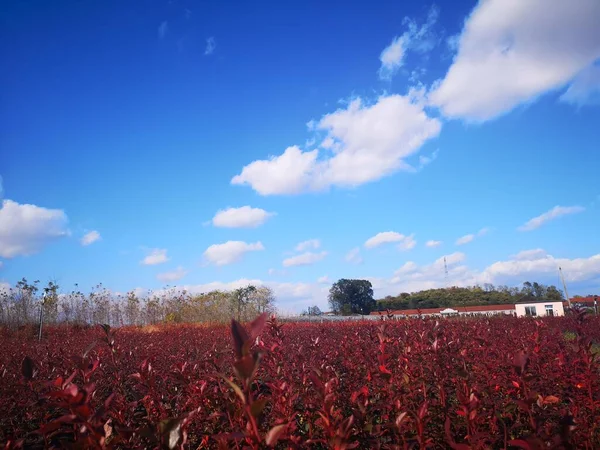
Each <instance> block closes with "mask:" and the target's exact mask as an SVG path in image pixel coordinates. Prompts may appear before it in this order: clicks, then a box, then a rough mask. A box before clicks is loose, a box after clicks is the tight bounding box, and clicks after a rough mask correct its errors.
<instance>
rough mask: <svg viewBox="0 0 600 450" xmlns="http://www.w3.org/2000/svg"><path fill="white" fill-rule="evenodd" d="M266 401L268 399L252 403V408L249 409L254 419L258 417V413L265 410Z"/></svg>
mask: <svg viewBox="0 0 600 450" xmlns="http://www.w3.org/2000/svg"><path fill="white" fill-rule="evenodd" d="M268 401H269V399H268V398H261V399H260V400H255V401H254V402H253V403H252V406H251V407H250V413H251V414H252V415H253V416H254V417H258V416H260V413H262V411H263V409H265V406H266V405H267V402H268Z"/></svg>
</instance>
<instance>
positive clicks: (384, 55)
mask: <svg viewBox="0 0 600 450" xmlns="http://www.w3.org/2000/svg"><path fill="white" fill-rule="evenodd" d="M406 44H407V42H406V38H405V37H404V36H396V37H395V38H394V39H392V43H391V44H390V45H388V46H387V47H386V48H384V49H383V51H382V52H381V55H379V60H380V61H381V68H380V69H379V78H381V79H385V80H387V79H390V78H392V76H393V75H394V74H395V73H396V72H397V71H398V69H399V68H400V67H401V66H402V63H403V62H404V61H403V59H404V54H405V52H406Z"/></svg>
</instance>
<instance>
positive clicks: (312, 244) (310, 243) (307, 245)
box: [296, 239, 321, 252]
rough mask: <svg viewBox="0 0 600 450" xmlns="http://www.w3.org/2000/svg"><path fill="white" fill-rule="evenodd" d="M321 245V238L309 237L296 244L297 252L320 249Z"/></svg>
mask: <svg viewBox="0 0 600 450" xmlns="http://www.w3.org/2000/svg"><path fill="white" fill-rule="evenodd" d="M320 247H321V241H320V240H319V239H309V240H307V241H303V242H300V243H298V245H296V251H297V252H304V251H306V250H310V249H315V250H316V249H318V248H320Z"/></svg>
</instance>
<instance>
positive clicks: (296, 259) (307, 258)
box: [283, 252, 327, 267]
mask: <svg viewBox="0 0 600 450" xmlns="http://www.w3.org/2000/svg"><path fill="white" fill-rule="evenodd" d="M326 256H327V252H319V253H313V252H305V253H302V254H300V255H296V256H292V257H290V258H286V259H284V260H283V267H293V266H308V265H311V264H314V263H316V262H318V261H321V260H322V259H323V258H325V257H326Z"/></svg>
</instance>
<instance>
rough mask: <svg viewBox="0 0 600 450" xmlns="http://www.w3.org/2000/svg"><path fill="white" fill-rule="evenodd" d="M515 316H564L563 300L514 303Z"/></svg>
mask: <svg viewBox="0 0 600 450" xmlns="http://www.w3.org/2000/svg"><path fill="white" fill-rule="evenodd" d="M515 311H516V313H517V317H545V316H564V315H565V310H564V308H563V302H561V301H558V302H548V301H546V302H544V301H529V302H519V303H516V304H515Z"/></svg>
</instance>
